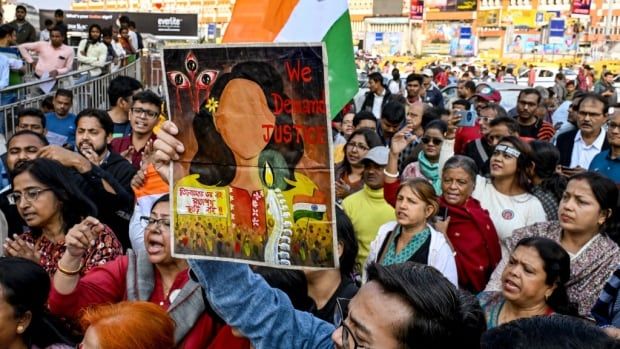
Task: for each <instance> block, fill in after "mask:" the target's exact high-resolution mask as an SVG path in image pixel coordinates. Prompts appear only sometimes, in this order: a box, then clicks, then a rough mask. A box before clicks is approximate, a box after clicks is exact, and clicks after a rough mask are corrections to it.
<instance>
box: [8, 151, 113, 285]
mask: <svg viewBox="0 0 620 349" xmlns="http://www.w3.org/2000/svg"><path fill="white" fill-rule="evenodd" d="M67 178H70V174H69V173H68V171H67V169H66V168H65V167H63V166H62V165H61V164H60V163H59V162H56V161H54V160H49V159H45V158H39V159H35V160H32V161H29V162H26V163H24V164H23V165H21V166H18V167H17V168H16V169H15V171H14V172H13V179H12V180H13V193H11V194H10V195H9V199H10V200H11V201H12V202H13V203H14V204H15V205H16V207H17V211H18V212H19V215H20V216H21V217H22V218H23V219H24V221H25V222H26V224H27V225H28V227H29V228H30V231H29V232H27V233H24V234H22V235H19V236H18V235H13V236H12V238H7V239H6V241H5V244H4V253H5V255H7V256H14V257H22V258H26V259H29V260H32V261H35V262H37V263H39V264H40V265H41V266H42V267H43V268H44V269H45V270H46V271H47V272H48V274H50V276H53V275H54V274H55V273H56V271H57V270H58V271H60V272H64V271H66V270H64V269H63V268H61V267H58V260H60V257H61V256H62V254H63V253H64V251H65V249H66V234H67V233H68V231H69V230H70V229H71V228H72V227H73V226H75V225H79V224H82V223H83V220H84V219H85V218H86V217H88V216H96V215H97V209H96V207H95V205H94V204H93V202H92V201H91V200H90V199H89V198H87V197H86V196H85V195H84V193H82V191H81V190H80V189H79V188H78V187H77V186H76V185H75V183H74V182H73V181H70V180H67ZM81 222H82V223H81ZM84 252H85V253H84V254H83V256H82V258H81V259H80V263H79V265H80V269H79V270H78V272H79V273H86V272H87V271H89V270H91V269H92V268H94V267H96V266H98V265H102V264H105V263H106V262H109V261H112V260H114V259H115V258H116V257H117V256H120V255H122V254H123V250H122V247H121V243H120V242H119V241H118V239H117V238H116V235H114V233H113V232H112V230H110V228H108V227H107V226H102V229H101V230H99V231H98V233H97V234H96V235H94V236H93V238H92V244H90V245H89V246H88V248H87V249H86V250H85V251H84Z"/></svg>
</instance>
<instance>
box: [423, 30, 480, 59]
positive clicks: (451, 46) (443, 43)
mask: <svg viewBox="0 0 620 349" xmlns="http://www.w3.org/2000/svg"><path fill="white" fill-rule="evenodd" d="M475 41H476V38H475V36H474V35H473V32H472V29H471V26H470V25H467V24H463V23H455V22H438V21H432V22H428V27H427V31H426V40H425V41H424V44H423V45H422V52H423V53H424V54H441V55H451V56H473V55H474V54H475Z"/></svg>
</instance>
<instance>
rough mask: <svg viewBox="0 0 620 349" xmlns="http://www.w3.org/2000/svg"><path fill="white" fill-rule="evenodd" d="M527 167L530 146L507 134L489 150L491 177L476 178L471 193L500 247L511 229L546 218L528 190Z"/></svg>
mask: <svg viewBox="0 0 620 349" xmlns="http://www.w3.org/2000/svg"><path fill="white" fill-rule="evenodd" d="M531 169H532V156H531V148H530V146H529V145H527V144H526V143H524V142H523V141H522V140H520V139H519V138H517V137H514V136H508V137H503V138H502V139H500V141H499V143H498V145H497V146H495V149H494V150H493V153H492V155H491V159H490V170H491V178H484V177H481V176H478V177H477V178H476V186H475V189H474V192H473V193H472V197H473V198H475V199H477V200H478V201H480V205H481V206H482V208H484V209H486V210H488V211H489V215H490V217H491V220H492V221H493V223H494V225H495V230H497V234H498V236H499V238H500V242H501V243H502V246H503V247H505V241H506V239H507V238H509V237H510V236H512V232H513V230H515V229H518V228H522V227H525V226H528V225H531V224H534V223H537V222H544V221H546V220H547V217H546V215H545V210H544V209H543V206H542V204H541V203H540V200H538V198H536V197H535V196H534V195H532V194H531V187H532V182H531V178H530V176H529V173H531ZM505 252H508V250H506V251H505Z"/></svg>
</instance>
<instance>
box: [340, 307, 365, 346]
mask: <svg viewBox="0 0 620 349" xmlns="http://www.w3.org/2000/svg"><path fill="white" fill-rule="evenodd" d="M350 302H351V300H350V299H347V298H336V313H335V314H334V323H335V324H336V327H341V326H342V345H343V347H345V348H353V349H364V348H365V347H363V346H360V345H359V344H357V339H356V338H355V335H354V334H353V331H351V328H349V326H347V325H346V324H345V323H344V320H345V319H346V318H347V315H348V314H349V303H350ZM351 340H352V341H353V342H350V341H351Z"/></svg>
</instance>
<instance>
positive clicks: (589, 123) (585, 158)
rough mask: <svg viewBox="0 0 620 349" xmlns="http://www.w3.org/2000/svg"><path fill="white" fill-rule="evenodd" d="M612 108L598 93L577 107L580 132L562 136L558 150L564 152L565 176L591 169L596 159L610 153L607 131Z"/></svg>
mask: <svg viewBox="0 0 620 349" xmlns="http://www.w3.org/2000/svg"><path fill="white" fill-rule="evenodd" d="M608 113H609V106H608V105H607V101H606V100H605V99H604V98H603V97H601V96H600V95H597V94H594V93H587V94H585V95H584V96H583V97H582V98H581V100H580V101H579V104H578V105H577V113H576V114H577V127H578V128H577V129H576V130H573V131H570V132H566V133H563V134H561V135H560V136H559V137H558V138H557V142H556V146H557V147H558V150H560V165H562V167H563V168H562V173H564V174H565V175H567V176H571V175H573V174H575V173H577V172H582V171H585V170H586V169H588V168H589V167H590V163H591V162H592V160H593V159H594V157H595V156H596V155H597V154H598V153H600V152H601V151H604V150H607V149H609V142H608V141H607V137H606V133H605V129H604V128H603V125H605V123H606V122H607V114H608Z"/></svg>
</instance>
